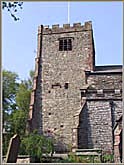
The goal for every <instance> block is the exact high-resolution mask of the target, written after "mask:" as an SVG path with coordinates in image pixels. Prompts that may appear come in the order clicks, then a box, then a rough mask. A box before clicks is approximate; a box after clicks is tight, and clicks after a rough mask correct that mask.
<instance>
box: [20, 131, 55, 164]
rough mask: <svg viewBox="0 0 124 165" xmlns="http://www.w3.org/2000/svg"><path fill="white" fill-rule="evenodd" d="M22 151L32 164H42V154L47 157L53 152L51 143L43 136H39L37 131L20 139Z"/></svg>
mask: <svg viewBox="0 0 124 165" xmlns="http://www.w3.org/2000/svg"><path fill="white" fill-rule="evenodd" d="M21 146H23V147H22V148H23V151H24V149H25V152H26V153H28V154H29V155H30V156H31V158H32V161H33V162H42V157H43V154H44V155H46V156H48V154H49V153H51V152H52V151H53V142H52V140H51V139H49V138H46V137H45V136H43V135H39V134H38V133H37V131H34V132H33V133H31V134H29V135H27V136H26V137H24V138H23V139H22V144H21Z"/></svg>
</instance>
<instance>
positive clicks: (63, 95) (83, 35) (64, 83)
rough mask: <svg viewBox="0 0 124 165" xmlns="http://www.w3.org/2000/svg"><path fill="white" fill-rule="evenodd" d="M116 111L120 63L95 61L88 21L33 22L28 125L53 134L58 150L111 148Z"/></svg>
mask: <svg viewBox="0 0 124 165" xmlns="http://www.w3.org/2000/svg"><path fill="white" fill-rule="evenodd" d="M61 41H62V42H63V43H62V42H61ZM68 41H69V42H70V43H71V48H70V50H69V49H67V47H68V46H70V45H68ZM61 46H64V47H63V48H61ZM120 115H122V67H121V66H118V65H117V66H95V49H94V39H93V30H92V23H91V22H90V21H89V22H85V24H84V25H81V24H80V23H75V24H73V26H70V25H69V24H64V25H63V27H59V25H53V26H52V28H49V26H42V25H41V26H39V28H38V51H37V58H36V65H35V76H34V86H33V90H32V95H31V104H30V112H29V120H28V121H29V128H30V131H33V130H34V129H37V130H38V131H39V133H40V134H46V133H51V134H52V136H54V137H59V139H61V140H60V141H61V146H63V149H62V150H63V151H67V150H68V149H69V147H71V149H75V148H102V149H103V150H104V151H106V152H109V153H111V152H112V151H113V141H114V138H113V127H114V124H115V121H116V120H117V119H118V118H119V117H120ZM61 148H62V147H61Z"/></svg>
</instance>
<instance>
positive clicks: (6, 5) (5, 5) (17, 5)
mask: <svg viewBox="0 0 124 165" xmlns="http://www.w3.org/2000/svg"><path fill="white" fill-rule="evenodd" d="M22 6H23V2H5V1H4V2H2V9H3V10H4V9H7V11H8V12H9V13H10V15H11V16H12V17H13V19H14V21H18V20H19V18H18V17H17V16H16V13H17V11H18V9H22Z"/></svg>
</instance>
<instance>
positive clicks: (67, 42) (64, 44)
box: [59, 38, 72, 51]
mask: <svg viewBox="0 0 124 165" xmlns="http://www.w3.org/2000/svg"><path fill="white" fill-rule="evenodd" d="M71 50H72V39H71V38H62V39H59V51H71Z"/></svg>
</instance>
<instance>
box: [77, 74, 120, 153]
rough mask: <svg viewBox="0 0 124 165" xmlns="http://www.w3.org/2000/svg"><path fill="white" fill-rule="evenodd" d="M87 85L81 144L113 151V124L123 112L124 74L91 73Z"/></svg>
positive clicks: (82, 115)
mask: <svg viewBox="0 0 124 165" xmlns="http://www.w3.org/2000/svg"><path fill="white" fill-rule="evenodd" d="M87 83H88V84H89V86H88V88H87V89H82V90H81V96H82V98H86V106H85V107H84V108H83V109H82V111H81V113H80V120H79V121H80V122H79V123H80V124H79V133H78V134H79V138H78V143H79V147H81V148H101V149H102V150H104V151H105V152H108V153H112V151H113V142H114V137H113V128H114V125H115V122H116V120H118V119H119V118H120V116H121V115H122V77H121V74H120V72H116V73H115V72H114V73H106V72H104V74H103V72H102V73H100V72H99V73H95V72H92V73H88V75H87Z"/></svg>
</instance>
